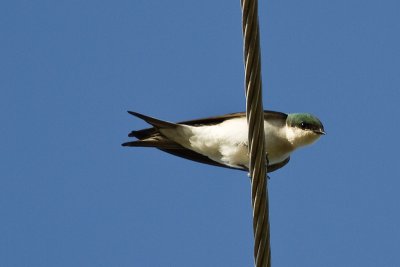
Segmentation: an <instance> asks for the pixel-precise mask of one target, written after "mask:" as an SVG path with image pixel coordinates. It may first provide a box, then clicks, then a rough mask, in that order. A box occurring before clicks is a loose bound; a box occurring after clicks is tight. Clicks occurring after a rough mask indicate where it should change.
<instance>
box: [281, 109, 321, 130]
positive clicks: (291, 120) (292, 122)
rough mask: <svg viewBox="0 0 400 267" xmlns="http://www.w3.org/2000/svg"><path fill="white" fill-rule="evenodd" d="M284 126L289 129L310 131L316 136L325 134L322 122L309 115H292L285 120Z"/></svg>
mask: <svg viewBox="0 0 400 267" xmlns="http://www.w3.org/2000/svg"><path fill="white" fill-rule="evenodd" d="M286 124H287V125H288V126H290V127H295V128H299V129H302V130H306V131H312V132H314V133H316V134H320V135H321V134H325V130H324V126H323V125H322V122H321V121H320V120H319V119H318V118H317V117H315V116H314V115H311V114H309V113H292V114H289V115H288V117H287V119H286Z"/></svg>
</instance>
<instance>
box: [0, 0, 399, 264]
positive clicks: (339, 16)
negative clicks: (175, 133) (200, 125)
mask: <svg viewBox="0 0 400 267" xmlns="http://www.w3.org/2000/svg"><path fill="white" fill-rule="evenodd" d="M399 10H400V2H399V1H396V0H383V1H369V0H367V1H365V0H364V1H361V0H337V1H321V0H305V1H295V0H287V1H275V0H271V1H270V0H267V1H261V2H260V25H261V44H262V63H263V65H262V66H263V69H262V71H263V83H264V107H265V108H266V109H271V110H278V111H283V112H310V113H313V114H315V115H317V116H318V117H319V118H320V119H321V120H322V121H323V123H324V125H325V129H326V131H327V132H328V135H326V136H324V137H323V138H321V140H319V141H318V142H317V143H316V144H315V145H313V146H311V147H308V148H306V149H303V150H300V151H298V152H297V153H295V154H294V155H293V156H292V159H291V162H290V163H289V164H288V165H287V166H286V167H285V168H284V169H282V170H280V171H277V172H275V173H273V174H272V175H271V180H270V181H269V192H270V218H271V242H272V263H273V266H288V267H290V266H307V267H312V266H315V267H320V266H324V267H329V266H371V267H372V266H400V256H399V245H400V231H399V225H400V212H399V211H400V208H399V203H400V195H399V193H398V191H399V188H400V179H399V178H400V170H399V165H398V164H399V159H398V154H397V152H398V150H399V148H400V147H399V134H398V132H399V131H400V127H399V119H398V116H399V114H400V108H399V99H400V90H399V87H400V71H399V70H400V63H399V62H400V49H399V47H400V35H399V33H400V19H399ZM0 31H1V36H2V37H1V42H0V47H1V49H0V59H1V60H0V77H1V78H0V88H1V97H0V119H1V120H0V121H1V124H2V125H1V130H0V144H1V150H0V157H1V167H0V170H1V173H0V174H1V178H0V216H1V220H0V266H6V267H8V266H13V267H14V266H15V267H22V266H51V267H54V266H57V267H58V266H66V267H67V266H68V267H69V266H85V267H87V266H252V264H253V254H252V251H253V238H252V217H251V216H252V215H251V204H250V184H249V179H248V178H247V176H246V174H245V173H243V172H240V171H234V170H228V169H222V168H216V167H211V166H206V165H200V164H196V163H193V162H190V161H185V160H183V159H180V158H176V157H173V156H170V155H168V154H163V153H161V152H160V151H157V150H155V149H141V148H138V149H133V148H132V149H130V148H123V147H121V146H120V144H121V143H122V142H125V141H127V140H128V138H127V134H128V132H129V131H130V130H133V129H140V128H142V127H146V125H145V124H144V123H143V122H141V121H139V120H137V119H135V118H133V117H132V116H130V115H128V114H127V113H126V110H134V111H138V112H142V113H145V114H149V115H152V116H155V117H159V118H162V119H166V120H170V121H180V120H187V119H192V118H200V117H205V116H210V115H220V114H225V113H229V112H235V111H243V110H244V109H245V99H244V89H243V56H242V36H241V35H242V33H241V13H240V1H239V0H237V1H212V0H203V1H198V0H185V1H160V0H154V1H151V0H135V1H127V0H125V1H118V0H117V1H93V0H88V1H50V0H47V1H44V0H38V1H22V0H14V1H3V2H2V3H1V4H0Z"/></svg>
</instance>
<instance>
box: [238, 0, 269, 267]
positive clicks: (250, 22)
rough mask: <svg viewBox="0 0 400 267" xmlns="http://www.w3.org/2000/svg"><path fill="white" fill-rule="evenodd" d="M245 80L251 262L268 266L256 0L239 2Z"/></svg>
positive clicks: (266, 203)
mask: <svg viewBox="0 0 400 267" xmlns="http://www.w3.org/2000/svg"><path fill="white" fill-rule="evenodd" d="M241 5H242V26H243V39H244V62H245V81H246V116H247V122H248V125H249V157H250V164H249V173H250V176H251V198H252V206H253V233H254V263H255V266H256V267H261V266H262V267H265V266H268V267H270V266H271V247H270V230H269V205H268V188H267V180H266V173H267V167H266V156H265V155H266V154H265V140H264V111H263V105H262V83H261V55H260V34H259V26H258V3H257V0H241Z"/></svg>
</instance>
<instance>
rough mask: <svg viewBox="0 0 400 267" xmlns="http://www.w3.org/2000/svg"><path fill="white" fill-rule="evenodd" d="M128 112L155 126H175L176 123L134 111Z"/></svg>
mask: <svg viewBox="0 0 400 267" xmlns="http://www.w3.org/2000/svg"><path fill="white" fill-rule="evenodd" d="M128 113H129V114H131V115H133V116H135V117H138V118H140V119H142V120H144V121H145V122H147V123H148V124H151V125H153V126H154V127H156V128H175V127H176V124H175V123H172V122H168V121H162V120H159V119H156V118H153V117H149V116H146V115H143V114H140V113H137V112H134V111H128ZM131 134H132V133H131Z"/></svg>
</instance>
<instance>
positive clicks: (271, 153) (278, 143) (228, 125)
mask: <svg viewBox="0 0 400 267" xmlns="http://www.w3.org/2000/svg"><path fill="white" fill-rule="evenodd" d="M247 129H248V126H247V121H246V118H245V117H243V118H236V119H231V120H227V121H224V122H222V123H220V124H216V125H211V126H208V125H204V126H188V125H181V126H179V127H178V128H176V129H162V130H161V131H162V133H163V134H164V135H166V136H167V137H168V138H170V139H172V140H174V141H175V142H177V143H179V144H180V145H182V146H184V147H186V148H188V149H191V150H193V151H195V152H197V153H200V154H202V155H205V156H207V157H209V158H210V159H212V160H214V161H217V162H219V163H222V164H226V165H228V166H232V167H240V166H246V167H248V165H249V159H248V132H247ZM264 129H265V135H266V150H267V152H268V158H269V163H270V164H274V163H277V162H281V161H282V160H284V159H286V158H287V157H288V156H289V154H290V152H291V145H290V143H289V142H288V141H287V139H286V133H285V132H284V131H285V130H284V129H281V128H279V127H278V126H274V125H273V124H269V123H266V124H265V125H264Z"/></svg>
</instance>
